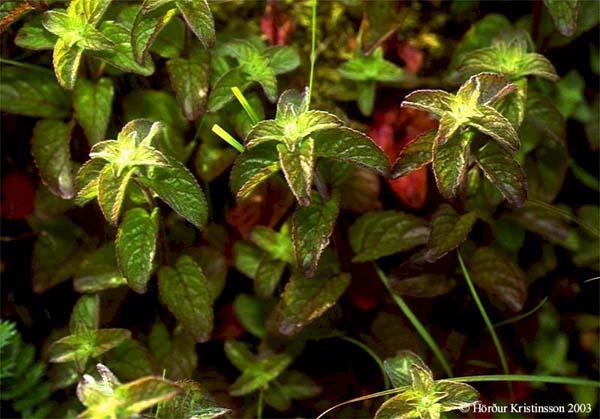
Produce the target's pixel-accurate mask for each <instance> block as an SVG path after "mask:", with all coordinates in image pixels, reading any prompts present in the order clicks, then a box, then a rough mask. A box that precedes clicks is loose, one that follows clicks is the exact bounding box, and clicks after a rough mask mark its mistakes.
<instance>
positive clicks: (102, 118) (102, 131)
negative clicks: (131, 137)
mask: <svg viewBox="0 0 600 419" xmlns="http://www.w3.org/2000/svg"><path fill="white" fill-rule="evenodd" d="M113 96H114V87H113V83H112V80H111V79H109V78H102V79H100V80H98V81H97V82H92V81H89V80H86V79H80V80H79V81H78V82H77V84H76V85H75V90H74V92H73V108H74V109H75V118H76V119H77V122H78V123H79V125H81V126H82V127H83V130H84V132H85V136H86V137H87V139H88V142H89V143H90V145H94V144H96V143H98V142H100V141H102V140H104V139H105V136H106V129H107V127H108V122H109V120H110V113H111V108H112V100H113Z"/></svg>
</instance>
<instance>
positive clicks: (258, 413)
mask: <svg viewBox="0 0 600 419" xmlns="http://www.w3.org/2000/svg"><path fill="white" fill-rule="evenodd" d="M262 417H263V391H262V390H260V391H259V392H258V405H257V406H256V419H262Z"/></svg>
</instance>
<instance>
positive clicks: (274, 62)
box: [265, 45, 300, 74]
mask: <svg viewBox="0 0 600 419" xmlns="http://www.w3.org/2000/svg"><path fill="white" fill-rule="evenodd" d="M265 54H266V55H267V57H269V59H270V62H269V65H270V67H271V68H272V69H273V72H274V73H275V74H284V73H289V72H290V71H292V70H294V69H296V68H297V67H298V66H299V65H300V56H299V55H298V53H297V52H296V50H295V49H294V48H292V47H290V46H283V45H277V46H274V47H271V48H267V50H266V51H265Z"/></svg>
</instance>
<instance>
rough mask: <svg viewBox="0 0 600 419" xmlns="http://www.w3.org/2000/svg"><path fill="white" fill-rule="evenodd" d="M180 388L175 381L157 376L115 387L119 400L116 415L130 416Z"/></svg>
mask: <svg viewBox="0 0 600 419" xmlns="http://www.w3.org/2000/svg"><path fill="white" fill-rule="evenodd" d="M180 391H181V388H180V387H179V386H177V385H176V384H175V383H172V382H170V381H168V380H164V379H162V378H157V377H145V378H141V379H139V380H136V381H133V382H131V383H127V384H123V385H120V386H118V387H117V388H116V389H115V395H116V396H117V397H118V399H119V401H120V402H121V406H120V407H121V409H120V410H119V413H118V414H117V416H119V417H130V416H131V415H134V414H135V413H139V412H142V411H144V410H146V409H148V408H150V407H152V406H154V405H156V404H159V403H161V402H164V401H166V400H169V399H171V398H173V397H175V396H176V395H177V394H179V393H180Z"/></svg>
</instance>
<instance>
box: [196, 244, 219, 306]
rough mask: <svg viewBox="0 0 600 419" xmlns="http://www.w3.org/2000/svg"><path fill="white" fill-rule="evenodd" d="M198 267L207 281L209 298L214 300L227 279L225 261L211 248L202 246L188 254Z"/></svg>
mask: <svg viewBox="0 0 600 419" xmlns="http://www.w3.org/2000/svg"><path fill="white" fill-rule="evenodd" d="M190 253H191V254H192V256H194V258H195V261H196V262H197V263H198V265H200V268H201V269H202V272H204V276H205V277H206V280H207V285H208V292H209V294H210V298H212V299H213V300H215V299H216V298H217V297H218V296H219V295H220V294H221V292H222V291H223V288H224V287H225V281H226V279H227V268H228V266H227V261H226V260H225V256H224V255H223V254H222V253H221V252H220V251H218V250H215V249H213V248H212V247H208V246H202V247H200V248H197V249H194V250H193V251H191V252H190Z"/></svg>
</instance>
